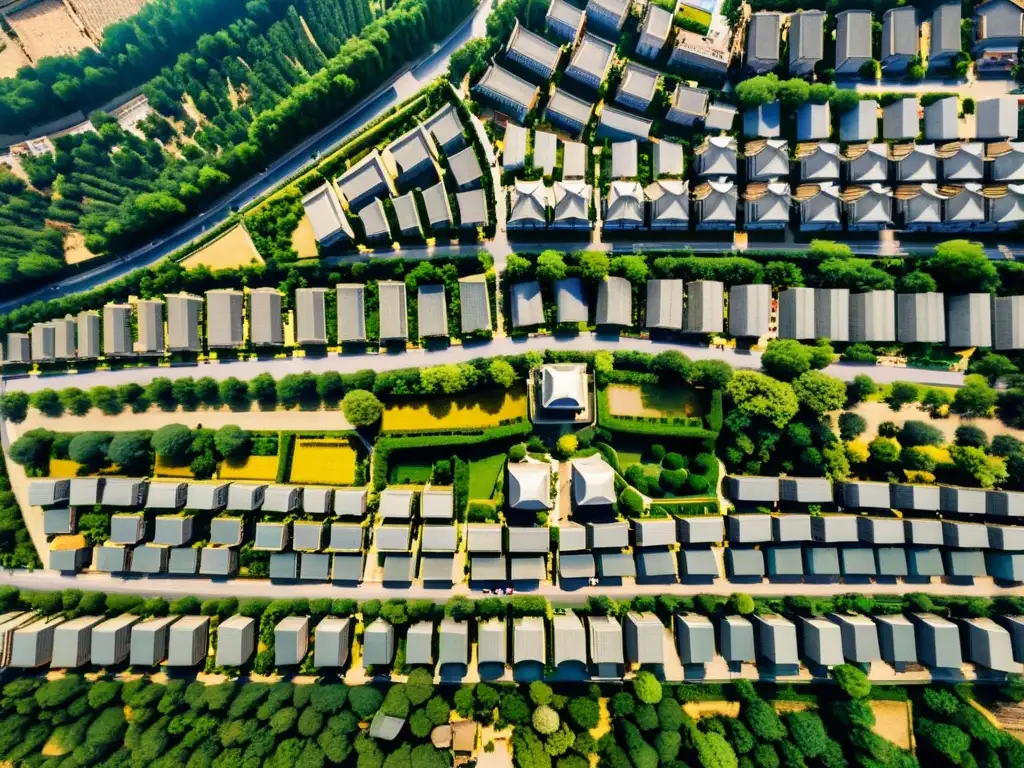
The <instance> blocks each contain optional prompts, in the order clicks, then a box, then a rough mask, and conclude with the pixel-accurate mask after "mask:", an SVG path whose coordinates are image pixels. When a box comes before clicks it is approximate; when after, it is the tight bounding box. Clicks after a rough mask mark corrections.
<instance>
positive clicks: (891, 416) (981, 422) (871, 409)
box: [832, 402, 1024, 442]
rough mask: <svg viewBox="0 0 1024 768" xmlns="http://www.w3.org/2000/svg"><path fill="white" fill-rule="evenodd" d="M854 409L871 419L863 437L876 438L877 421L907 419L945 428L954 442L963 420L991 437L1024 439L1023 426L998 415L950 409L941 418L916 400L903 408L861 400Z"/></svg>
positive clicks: (947, 435) (834, 415)
mask: <svg viewBox="0 0 1024 768" xmlns="http://www.w3.org/2000/svg"><path fill="white" fill-rule="evenodd" d="M853 412H854V413H856V414H858V415H860V416H863V417H864V420H865V421H867V423H868V428H867V430H866V431H865V432H864V434H863V435H861V438H860V439H862V440H871V439H872V438H874V437H875V435H877V434H878V425H879V424H881V423H882V422H883V421H891V422H893V423H894V424H896V425H897V426H900V427H902V426H903V424H904V423H905V422H908V421H924V422H927V423H928V424H931V425H932V426H933V427H935V428H937V429H940V430H942V434H943V435H944V436H945V437H946V439H947V440H949V441H951V442H952V440H953V435H954V433H955V432H956V428H957V427H959V426H962V425H964V424H970V425H971V426H972V427H979V428H981V429H983V430H985V432H986V433H988V435H989V437H991V436H993V435H1013V436H1014V437H1016V438H1018V439H1020V440H1024V429H1013V428H1012V427H1008V426H1006V425H1005V424H1003V422H1001V421H1000V420H999V419H991V418H990V419H964V418H961V417H960V416H957V415H956V414H955V413H951V414H950V415H949V416H947V417H945V418H942V419H933V418H932V417H931V414H930V413H929V412H928V411H927V410H926V409H924V408H922V407H921V406H919V405H917V404H916V403H915V404H911V405H905V406H903V407H902V408H900V410H898V411H894V410H892V409H891V408H890V407H889V406H888V405H886V404H885V403H882V402H864V403H858V404H857V407H856V408H853ZM838 415H839V414H838V413H835V414H832V420H833V425H834V426H835V428H836V430H837V431H838V429H839V428H838V426H837V421H836V419H837V418H838Z"/></svg>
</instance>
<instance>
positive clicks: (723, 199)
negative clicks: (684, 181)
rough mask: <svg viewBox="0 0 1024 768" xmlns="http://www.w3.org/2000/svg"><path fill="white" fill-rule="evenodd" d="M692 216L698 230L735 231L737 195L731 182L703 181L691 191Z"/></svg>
mask: <svg viewBox="0 0 1024 768" xmlns="http://www.w3.org/2000/svg"><path fill="white" fill-rule="evenodd" d="M692 196H693V216H694V218H695V219H696V220H697V229H698V230H719V229H722V230H733V229H736V205H737V202H738V198H739V196H738V193H737V191H736V185H735V184H734V183H733V182H731V181H724V180H722V181H705V182H703V183H702V184H699V185H698V186H697V187H696V188H695V189H694V190H693V195H692Z"/></svg>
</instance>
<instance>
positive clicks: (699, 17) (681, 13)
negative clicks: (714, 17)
mask: <svg viewBox="0 0 1024 768" xmlns="http://www.w3.org/2000/svg"><path fill="white" fill-rule="evenodd" d="M676 16H677V17H678V18H683V19H689V20H690V21H695V22H697V23H698V24H703V25H704V26H705V27H710V26H711V14H710V13H708V12H707V11H705V10H703V9H701V8H694V7H693V6H692V5H685V4H683V5H680V6H679V10H678V11H676Z"/></svg>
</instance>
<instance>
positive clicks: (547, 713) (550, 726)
mask: <svg viewBox="0 0 1024 768" xmlns="http://www.w3.org/2000/svg"><path fill="white" fill-rule="evenodd" d="M559 725H561V720H560V719H559V717H558V713H557V712H555V710H553V709H552V708H551V707H549V706H548V705H547V704H542V705H541V706H539V707H537V708H536V709H535V710H533V730H535V731H536V732H537V733H539V734H542V735H544V736H547V735H549V734H552V733H554V732H555V731H557V730H558V726H559Z"/></svg>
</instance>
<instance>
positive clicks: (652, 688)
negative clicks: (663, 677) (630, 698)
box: [633, 669, 661, 704]
mask: <svg viewBox="0 0 1024 768" xmlns="http://www.w3.org/2000/svg"><path fill="white" fill-rule="evenodd" d="M633 692H634V693H635V694H636V697H637V698H638V699H640V701H642V702H644V703H645V704H657V703H658V702H659V701H661V683H660V682H659V681H658V678H656V677H655V676H654V675H653V674H652V673H650V672H648V671H647V670H645V669H644V670H640V671H639V672H637V673H636V677H634V678H633Z"/></svg>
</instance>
